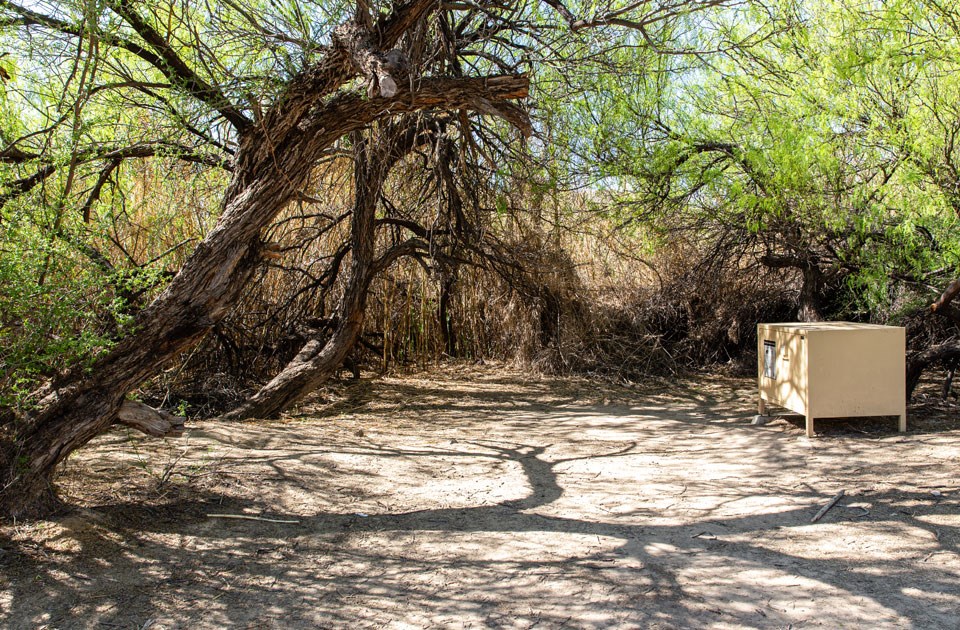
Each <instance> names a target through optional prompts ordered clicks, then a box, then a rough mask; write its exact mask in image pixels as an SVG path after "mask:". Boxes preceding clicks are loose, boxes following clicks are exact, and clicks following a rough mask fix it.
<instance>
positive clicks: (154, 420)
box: [117, 400, 186, 437]
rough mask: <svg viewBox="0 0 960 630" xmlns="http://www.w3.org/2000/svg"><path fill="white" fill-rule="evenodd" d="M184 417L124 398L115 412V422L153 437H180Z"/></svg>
mask: <svg viewBox="0 0 960 630" xmlns="http://www.w3.org/2000/svg"><path fill="white" fill-rule="evenodd" d="M185 421H186V418H184V417H182V416H175V415H173V414H172V413H170V412H167V411H162V410H160V409H154V408H153V407H151V406H149V405H145V404H143V403H140V402H135V401H133V400H125V401H123V404H122V405H120V411H118V412H117V422H118V423H120V424H122V425H125V426H128V427H130V428H131V429H136V430H137V431H142V432H143V433H146V434H147V435H152V436H153V437H180V436H181V435H183V424H184V422H185Z"/></svg>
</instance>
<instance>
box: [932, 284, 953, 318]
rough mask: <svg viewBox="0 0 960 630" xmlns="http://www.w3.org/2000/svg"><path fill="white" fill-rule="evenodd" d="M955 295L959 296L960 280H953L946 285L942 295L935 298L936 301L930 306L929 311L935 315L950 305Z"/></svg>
mask: <svg viewBox="0 0 960 630" xmlns="http://www.w3.org/2000/svg"><path fill="white" fill-rule="evenodd" d="M957 295H960V278H958V279H956V280H953V281H952V282H950V284H948V285H947V288H946V289H944V291H943V293H942V294H941V295H940V297H939V298H937V301H936V302H934V303H933V304H931V305H930V310H931V311H933V312H934V313H936V312H937V311H938V310H940V309H942V308H943V307H945V306H947V305H948V304H950V302H952V301H953V299H954V298H955V297H957Z"/></svg>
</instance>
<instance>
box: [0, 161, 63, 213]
mask: <svg viewBox="0 0 960 630" xmlns="http://www.w3.org/2000/svg"><path fill="white" fill-rule="evenodd" d="M56 171H57V168H56V167H55V166H53V165H52V164H46V165H44V166H41V167H40V168H39V169H38V170H37V172H36V173H34V174H33V175H29V176H27V177H22V178H20V179H15V180H13V181H12V182H8V183H6V184H4V186H6V188H7V191H6V192H4V193H3V194H2V195H0V208H3V206H5V205H6V204H7V202H8V201H10V200H11V199H16V198H17V197H19V196H20V195H25V194H27V193H28V192H30V191H31V190H33V189H34V188H35V187H36V186H37V184H39V183H40V182H42V181H43V180H45V179H46V178H48V177H50V176H51V175H53V174H54V173H55V172H56Z"/></svg>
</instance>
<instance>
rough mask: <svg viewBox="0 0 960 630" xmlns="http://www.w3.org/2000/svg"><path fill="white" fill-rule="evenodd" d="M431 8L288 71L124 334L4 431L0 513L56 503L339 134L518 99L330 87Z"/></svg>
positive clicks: (513, 85)
mask: <svg viewBox="0 0 960 630" xmlns="http://www.w3.org/2000/svg"><path fill="white" fill-rule="evenodd" d="M432 6H434V3H432V2H427V1H426V0H413V1H412V2H408V3H406V4H403V5H401V6H399V8H398V9H397V11H396V12H395V13H394V14H392V15H390V16H388V17H385V18H383V19H382V20H381V22H380V24H379V25H378V26H379V27H378V29H377V31H376V34H375V35H374V34H370V33H365V32H361V31H360V30H359V29H358V28H357V27H356V25H350V26H351V28H349V29H346V31H343V32H341V33H340V37H338V38H337V45H336V46H334V47H333V48H332V50H331V52H330V53H329V54H328V56H327V57H326V58H325V59H324V60H323V61H321V62H319V63H318V64H317V65H315V66H313V67H311V68H310V69H308V70H307V71H305V72H304V73H303V74H301V75H299V76H298V77H296V78H294V79H293V80H292V81H291V83H290V84H289V85H288V87H287V90H286V92H285V94H284V95H283V96H282V97H281V98H279V99H278V100H277V103H278V104H277V105H276V106H275V107H274V108H273V109H272V110H271V111H270V112H269V113H267V114H266V115H265V116H264V118H263V119H262V120H261V121H259V122H258V123H257V124H256V125H253V126H251V127H248V128H246V129H245V130H244V132H243V133H242V134H241V139H240V147H239V149H238V151H237V154H236V158H235V164H234V175H233V179H232V181H231V183H230V185H229V187H228V188H227V191H226V194H225V198H224V204H223V212H222V214H221V217H220V219H219V221H218V222H217V225H216V227H215V228H214V229H213V230H212V231H211V232H210V234H208V235H207V237H206V238H205V239H204V240H203V242H202V243H201V244H200V245H199V246H198V247H197V249H196V250H195V251H194V253H193V254H192V255H191V256H190V258H189V259H188V260H187V262H186V264H185V265H184V266H183V268H182V269H181V270H180V272H179V273H178V274H177V276H176V277H175V278H174V279H173V280H172V281H171V283H170V285H169V286H168V287H167V289H166V290H165V291H164V292H163V293H162V294H161V295H160V296H159V297H158V298H157V299H156V300H155V301H154V302H153V303H152V304H151V305H150V306H149V307H147V308H146V309H144V310H143V311H142V312H141V313H140V315H139V316H138V317H137V318H136V322H135V325H134V328H133V330H132V332H131V333H130V334H129V335H128V336H127V337H126V338H124V339H123V340H121V341H120V342H119V343H118V344H117V345H116V346H115V347H114V348H113V349H112V351H111V352H109V353H108V354H107V355H105V356H104V357H102V358H100V359H99V360H97V361H96V362H95V363H94V365H93V366H92V368H91V369H90V370H89V371H85V370H77V371H76V374H77V375H76V376H74V377H72V378H70V379H68V380H66V381H65V382H62V383H59V384H57V385H56V386H55V388H54V389H53V391H52V392H51V393H50V394H48V395H47V396H46V397H45V398H44V399H43V400H42V401H41V402H40V404H39V406H38V409H37V411H36V412H35V413H34V414H33V415H32V416H31V417H29V418H27V419H25V420H22V421H21V422H19V423H18V425H17V426H16V427H15V431H14V432H13V436H12V438H9V439H5V440H4V441H3V442H2V443H0V516H15V517H23V516H31V515H40V514H43V513H47V512H49V511H51V510H53V509H56V507H57V506H58V505H59V503H58V501H57V499H56V495H55V493H54V490H53V488H52V480H53V476H54V472H55V470H56V467H57V465H58V464H59V463H60V462H61V461H63V460H64V459H65V458H66V457H67V456H68V455H69V454H70V453H71V452H72V451H74V450H75V449H77V448H79V447H80V446H82V445H84V444H85V443H87V442H88V441H89V440H90V439H92V438H93V437H95V436H97V435H98V434H100V433H103V432H104V431H106V430H107V429H108V428H109V427H110V426H111V425H112V424H114V423H115V422H117V421H118V414H119V412H120V410H121V406H122V404H123V402H124V399H125V398H126V396H127V394H128V393H129V392H130V391H132V390H134V389H135V388H136V387H138V386H139V385H140V384H141V383H143V382H144V381H145V380H147V379H148V378H150V377H152V376H153V375H154V374H155V373H156V372H157V371H158V370H159V369H160V368H161V367H162V366H163V365H165V364H166V363H167V362H169V361H170V360H171V359H172V358H174V357H175V356H177V355H178V354H179V353H180V352H182V351H183V350H185V349H187V348H189V347H191V346H193V345H194V344H196V343H197V342H198V341H199V340H200V339H201V338H202V337H203V335H204V334H205V333H206V332H207V331H208V330H209V329H210V328H211V327H212V326H214V325H215V324H216V323H218V322H219V321H220V320H222V319H223V317H224V316H225V315H226V314H227V313H228V312H229V310H230V308H231V307H232V306H233V305H234V304H235V303H236V301H237V298H238V297H239V295H240V293H241V291H242V289H243V288H244V286H245V285H246V283H247V281H248V279H249V278H250V276H251V275H252V273H253V271H254V270H255V269H256V268H257V266H258V264H259V262H260V255H261V251H262V246H263V244H262V243H261V242H260V234H261V231H262V230H263V228H264V227H266V226H267V225H268V224H269V223H270V222H271V221H272V220H273V219H274V217H276V215H277V214H278V213H279V212H280V211H281V210H282V209H283V208H284V207H285V206H286V205H287V203H288V202H289V201H290V200H291V199H292V198H293V196H294V195H295V194H296V193H297V192H298V191H299V189H300V188H301V187H302V186H303V185H304V183H305V182H306V181H307V178H308V175H309V173H310V170H311V167H312V165H313V164H314V163H315V161H316V160H317V159H318V158H319V157H320V156H321V155H322V153H323V152H324V151H325V150H326V149H327V148H329V147H330V146H331V145H332V144H333V143H334V142H336V140H337V139H339V138H340V137H342V136H343V135H344V134H347V133H349V132H351V131H354V130H357V129H361V128H363V127H365V126H367V125H369V124H370V123H371V122H372V121H374V120H377V119H380V118H384V117H387V116H389V115H392V114H397V113H403V112H410V111H418V110H422V109H426V108H433V107H441V108H444V109H461V108H462V109H473V110H481V111H486V112H490V111H491V106H492V105H491V103H497V102H502V99H514V98H525V97H526V93H527V86H528V80H527V78H526V77H525V76H505V77H487V78H474V79H423V80H421V81H420V82H419V84H418V85H417V86H416V89H415V90H414V91H413V92H410V91H406V90H404V89H401V90H400V92H398V93H397V94H396V95H395V96H394V97H392V98H384V97H380V98H363V97H361V96H360V95H358V94H353V93H345V94H340V95H336V96H333V97H330V96H329V95H330V94H331V93H332V92H333V91H335V90H336V89H337V88H339V86H340V85H342V84H343V83H344V82H346V81H347V80H348V79H349V78H350V77H351V76H353V75H354V74H355V73H356V72H357V71H358V70H360V69H363V68H365V67H366V66H365V62H364V60H366V61H367V62H368V61H369V59H370V57H371V56H373V57H376V56H377V54H378V53H377V52H376V51H377V50H383V49H386V48H389V47H391V46H392V45H393V44H394V43H395V42H396V41H397V40H398V39H399V37H400V36H401V35H402V34H403V33H404V32H405V31H406V30H407V29H408V28H409V27H410V26H411V25H412V24H413V23H415V22H416V21H417V20H419V19H420V17H422V16H423V15H425V13H426V12H427V11H428V10H429V9H430V8H431V7H432ZM347 35H350V37H347ZM371 48H373V51H372V52H371ZM357 59H359V60H360V61H357ZM366 65H369V63H367V64H366ZM324 99H327V100H326V101H324ZM502 107H503V110H504V113H503V115H504V116H505V117H506V118H508V119H510V120H511V121H514V120H520V118H519V114H518V112H517V111H516V108H515V107H514V106H508V105H505V104H504V105H502Z"/></svg>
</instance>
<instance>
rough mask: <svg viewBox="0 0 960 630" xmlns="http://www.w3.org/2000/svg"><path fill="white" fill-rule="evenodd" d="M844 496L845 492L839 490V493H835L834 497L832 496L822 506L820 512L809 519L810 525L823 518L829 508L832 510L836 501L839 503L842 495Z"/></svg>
mask: <svg viewBox="0 0 960 630" xmlns="http://www.w3.org/2000/svg"><path fill="white" fill-rule="evenodd" d="M844 494H846V490H841V491H840V492H838V493H836V494H835V495H833V498H832V499H830V501H828V502H827V504H826V505H825V506H823V507H822V508H820V511H819V512H817V513H816V515H815V516H814V517H813V518H812V519H810V522H811V523H816V522H817V521H819V520H820V519H821V518H823V515H824V514H826V513H827V512H829V511H830V508H832V507H833V506H835V505H836V504H837V501H839V500H840V499H842V498H843V495H844Z"/></svg>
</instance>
